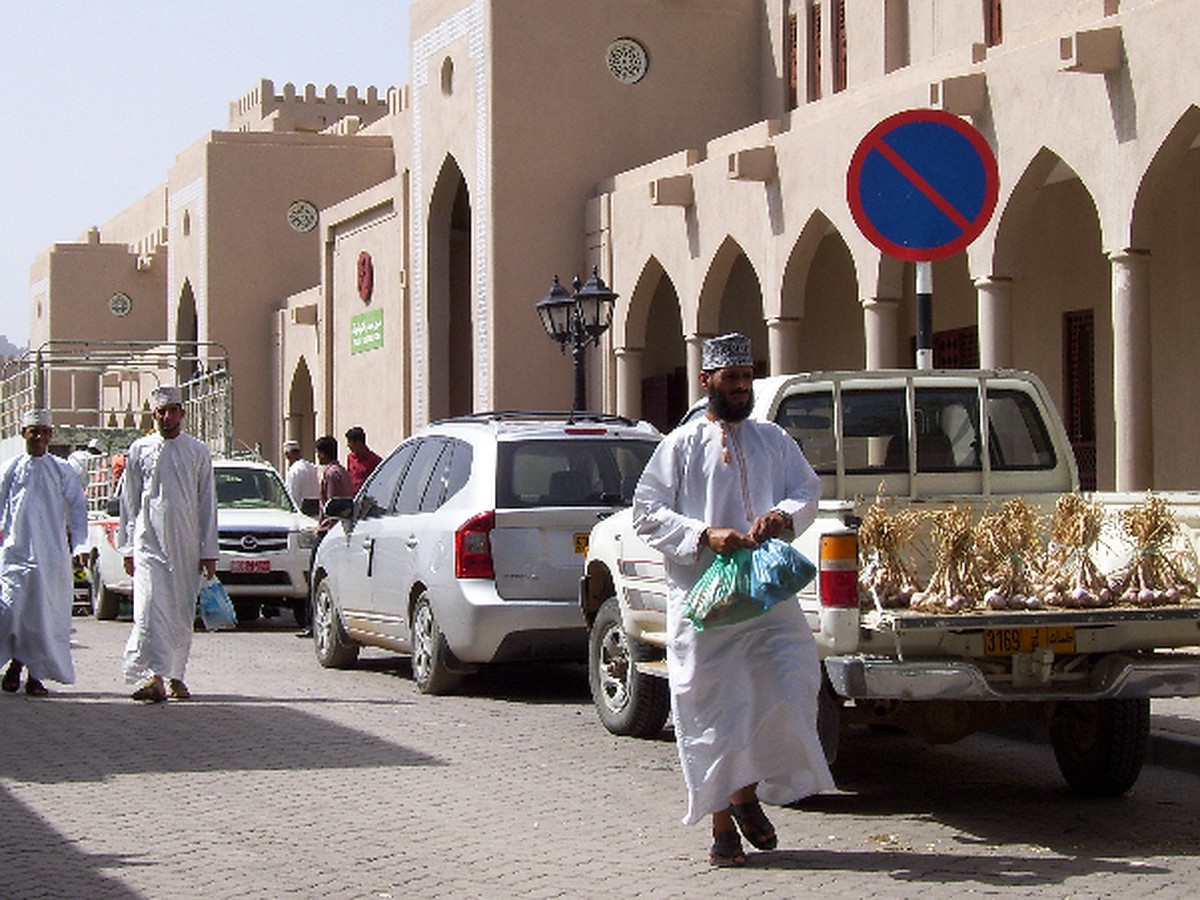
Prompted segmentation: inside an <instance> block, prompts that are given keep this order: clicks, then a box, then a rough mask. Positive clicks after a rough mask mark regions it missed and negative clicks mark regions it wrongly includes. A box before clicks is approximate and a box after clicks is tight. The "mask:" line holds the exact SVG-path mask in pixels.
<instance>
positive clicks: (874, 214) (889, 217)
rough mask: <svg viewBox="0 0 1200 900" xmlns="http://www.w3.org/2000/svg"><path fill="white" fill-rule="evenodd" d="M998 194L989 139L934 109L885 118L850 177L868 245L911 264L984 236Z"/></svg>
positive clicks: (849, 192) (849, 191) (858, 154)
mask: <svg viewBox="0 0 1200 900" xmlns="http://www.w3.org/2000/svg"><path fill="white" fill-rule="evenodd" d="M999 193H1000V178H999V174H998V171H997V168H996V157H995V156H994V155H993V154H992V148H991V147H989V146H988V143H987V140H985V139H984V137H983V135H982V134H980V133H979V132H978V131H977V130H976V129H975V128H974V127H973V126H971V125H970V124H968V123H967V122H965V121H963V120H962V119H960V118H959V117H958V116H954V115H951V114H950V113H947V112H942V111H941V110H937V109H911V110H906V111H905V112H900V113H896V114H895V115H894V116H889V117H888V118H886V119H884V120H883V121H882V122H880V123H879V124H878V125H876V126H875V127H874V128H872V129H871V131H870V132H868V133H867V136H866V137H864V138H863V139H862V141H861V142H859V145H858V148H857V149H856V150H855V151H854V157H853V158H852V159H851V161H850V169H849V171H848V172H847V173H846V196H847V199H848V200H849V203H850V212H851V214H852V215H853V216H854V221H855V222H856V223H857V224H858V227H859V228H860V229H861V230H862V233H863V234H864V235H865V236H866V238H867V240H869V241H870V242H871V243H872V244H874V245H875V246H876V247H878V248H879V249H880V250H882V251H883V252H884V253H887V254H888V255H889V256H895V257H898V258H899V259H904V260H910V261H913V262H923V261H928V260H935V259H944V258H945V257H947V256H953V255H954V254H955V253H957V252H958V251H959V250H961V249H963V248H964V247H966V246H967V245H968V244H969V243H971V241H973V240H975V238H977V237H979V234H980V232H982V231H983V229H984V228H985V227H986V226H987V223H988V219H990V218H991V216H992V212H993V211H994V210H995V208H996V199H997V197H998V196H999Z"/></svg>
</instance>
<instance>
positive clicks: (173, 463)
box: [119, 386, 218, 701]
mask: <svg viewBox="0 0 1200 900" xmlns="http://www.w3.org/2000/svg"><path fill="white" fill-rule="evenodd" d="M183 416H184V411H183V403H182V395H181V392H180V390H179V388H178V387H174V386H163V387H159V388H156V389H155V391H154V422H155V426H156V428H157V430H156V431H155V432H154V433H152V434H148V435H146V436H145V437H142V438H138V439H137V440H136V441H134V442H133V443H132V444H131V445H130V447H129V456H128V461H127V462H126V464H125V473H124V480H123V482H122V487H121V516H120V524H119V533H120V537H121V545H120V548H119V549H120V550H121V553H122V554H123V555H124V556H125V571H126V572H127V573H128V574H130V575H132V576H133V630H132V631H131V632H130V634H129V641H128V642H127V643H126V645H125V680H126V681H127V682H128V683H130V684H136V685H138V687H137V689H136V690H135V691H134V692H133V699H135V700H151V701H160V700H165V699H167V686H166V684H164V680H165V681H166V682H168V683H169V685H170V693H171V696H172V697H174V698H175V699H177V700H186V699H187V698H188V697H190V696H191V693H190V691H189V690H188V687H187V684H186V683H185V682H184V680H183V678H184V670H185V669H186V668H187V661H188V655H189V654H190V652H191V649H192V629H193V626H194V622H195V617H196V596H197V594H198V592H199V587H200V580H199V576H200V574H201V573H203V574H204V575H206V576H207V577H209V578H212V577H213V576H215V575H216V572H217V555H218V548H217V498H216V490H215V488H214V479H213V469H212V457H211V455H210V453H209V451H208V447H207V446H205V445H204V444H203V443H202V442H200V441H198V440H197V439H196V438H194V437H192V436H191V435H190V434H185V433H184V432H183Z"/></svg>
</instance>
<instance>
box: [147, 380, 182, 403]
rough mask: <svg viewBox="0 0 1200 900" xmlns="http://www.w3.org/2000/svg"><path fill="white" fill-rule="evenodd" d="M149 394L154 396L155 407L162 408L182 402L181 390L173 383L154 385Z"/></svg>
mask: <svg viewBox="0 0 1200 900" xmlns="http://www.w3.org/2000/svg"><path fill="white" fill-rule="evenodd" d="M151 396H152V397H153V398H154V408H155V409H162V408H163V407H164V406H173V405H174V406H179V405H181V404H182V403H183V392H182V391H180V390H179V388H177V387H176V386H175V385H173V384H164V385H160V386H159V387H156V388H155V389H154V392H153V393H152V394H151Z"/></svg>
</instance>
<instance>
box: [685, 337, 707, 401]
mask: <svg viewBox="0 0 1200 900" xmlns="http://www.w3.org/2000/svg"><path fill="white" fill-rule="evenodd" d="M710 337H712V335H710V334H689V335H688V336H687V337H685V338H684V339H683V341H684V343H685V344H687V379H688V403H689V404H692V403H695V402H696V401H697V400H699V399H700V398H701V396H703V394H702V393H701V391H700V364H701V361H702V359H703V358H704V346H703V345H704V341H705V339H706V338H710Z"/></svg>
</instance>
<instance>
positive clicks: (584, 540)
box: [575, 534, 588, 554]
mask: <svg viewBox="0 0 1200 900" xmlns="http://www.w3.org/2000/svg"><path fill="white" fill-rule="evenodd" d="M587 551H588V536H587V535H586V534H577V535H575V552H576V553H583V554H586V553H587Z"/></svg>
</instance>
